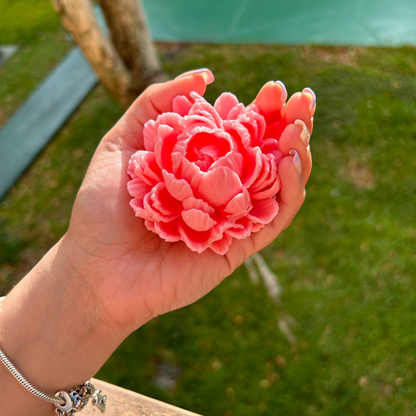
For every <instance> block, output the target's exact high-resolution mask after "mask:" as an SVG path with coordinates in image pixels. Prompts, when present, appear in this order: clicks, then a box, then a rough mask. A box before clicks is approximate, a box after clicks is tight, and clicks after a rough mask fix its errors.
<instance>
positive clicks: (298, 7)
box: [143, 0, 416, 46]
mask: <svg viewBox="0 0 416 416" xmlns="http://www.w3.org/2000/svg"><path fill="white" fill-rule="evenodd" d="M143 2H144V6H145V9H146V13H147V16H148V20H149V24H150V28H151V32H152V35H153V37H154V39H155V40H157V41H167V42H210V43H278V44H304V43H316V44H327V45H337V44H340V45H350V44H351V45H391V46H393V45H403V44H416V0H395V1H391V0H143Z"/></svg>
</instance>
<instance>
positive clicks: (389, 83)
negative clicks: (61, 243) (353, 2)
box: [0, 0, 416, 416]
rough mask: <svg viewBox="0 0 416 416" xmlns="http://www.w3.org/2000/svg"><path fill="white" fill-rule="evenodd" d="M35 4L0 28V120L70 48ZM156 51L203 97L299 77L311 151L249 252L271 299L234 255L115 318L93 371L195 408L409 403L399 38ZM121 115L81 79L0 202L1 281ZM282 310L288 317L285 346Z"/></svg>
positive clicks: (242, 415)
mask: <svg viewBox="0 0 416 416" xmlns="http://www.w3.org/2000/svg"><path fill="white" fill-rule="evenodd" d="M30 1H31V3H33V5H35V4H38V3H39V4H41V3H42V4H43V5H45V7H46V4H48V7H50V6H49V3H48V2H45V1H38V2H37V1H35V0H30ZM5 3H6V2H5V0H0V10H1V7H4V4H5ZM28 3H29V2H28ZM2 4H3V6H2ZM39 7H40V6H39ZM45 10H46V9H45ZM48 10H49V9H48ZM39 13H40V12H39ZM48 13H49V14H48ZM46 15H47V16H49V17H45V16H46ZM40 16H43V17H42V19H44V20H42V19H40V18H39V19H40V20H39V26H38V23H36V24H35V23H33V25H32V26H28V27H27V28H26V29H24V27H23V26H22V25H21V26H19V27H17V28H16V27H14V28H13V27H11V28H10V31H9V32H7V33H9V35H8V36H10V39H11V40H10V42H17V40H19V42H20V43H21V48H20V50H19V52H18V53H17V54H16V55H15V56H14V57H13V58H12V59H11V60H10V61H9V63H8V64H7V65H6V66H5V67H4V68H2V69H1V70H0V117H1V114H3V116H2V117H3V118H0V124H2V123H4V122H5V121H6V119H7V118H8V117H9V116H10V115H11V114H12V112H13V111H14V110H15V109H16V108H17V107H18V105H20V103H21V102H22V100H23V99H24V98H25V97H26V96H27V95H28V94H29V93H30V91H31V90H32V89H33V88H34V86H35V85H36V83H37V82H38V81H39V80H40V79H42V78H43V77H44V76H46V74H47V73H48V71H49V70H50V69H51V68H52V67H53V66H54V65H56V64H57V62H58V61H59V60H60V59H61V58H62V56H63V55H64V54H65V52H66V51H67V50H68V48H69V47H70V45H69V44H68V43H67V41H66V40H65V37H64V34H63V31H62V30H61V29H59V27H58V26H57V25H55V23H54V22H55V20H54V19H55V16H54V14H53V11H52V10H49V11H45V12H44V14H42V13H40ZM41 20H42V22H43V21H44V22H46V23H42V24H41ZM44 24H45V27H46V29H45V33H38V32H36V31H38V30H39V29H38V28H40V27H43V25H44ZM22 27H23V29H22ZM32 30H33V31H34V32H36V35H35V36H33V37H31V36H30V31H32ZM13 33H15V35H12V34H13ZM16 33H17V34H16ZM13 36H16V37H14V38H13ZM160 51H161V54H162V57H163V62H164V66H165V69H166V71H167V72H168V73H169V74H170V75H172V76H174V75H177V74H178V73H180V72H182V71H185V70H188V69H191V68H198V67H204V66H207V67H209V68H211V69H212V70H213V72H214V73H215V74H216V81H215V83H214V84H213V85H211V86H209V88H208V91H207V94H206V97H207V98H208V100H209V101H211V102H212V101H213V100H214V99H215V98H216V97H217V96H218V95H219V94H220V93H221V92H222V91H224V90H225V91H232V92H234V93H235V94H237V95H238V97H239V98H240V99H241V100H242V101H243V102H244V103H249V102H250V101H251V100H252V99H253V98H254V96H255V94H256V92H257V91H258V89H259V88H260V87H261V85H262V84H264V83H265V82H266V81H268V80H269V79H281V80H283V81H284V82H285V84H286V86H287V88H288V91H289V94H292V93H294V92H295V91H298V90H301V89H302V88H303V87H305V86H310V87H311V88H313V89H314V90H315V92H316V93H317V96H318V107H317V112H316V115H315V130H314V134H313V136H312V140H311V147H312V152H313V157H314V168H313V172H312V176H311V179H310V182H309V184H308V189H307V199H306V202H305V205H304V206H303V208H302V209H301V211H300V213H299V215H298V216H297V218H296V219H295V221H294V223H293V224H292V226H291V227H290V228H289V229H287V230H286V231H285V232H284V233H283V234H282V235H281V236H280V237H279V238H278V239H277V240H276V241H275V242H274V243H273V244H272V245H270V246H269V247H268V248H267V249H265V250H264V251H263V255H264V257H265V258H266V260H267V262H268V263H269V265H270V266H271V267H272V268H273V270H274V271H275V272H276V273H277V275H278V276H279V279H280V282H281V284H282V286H283V289H284V292H283V295H282V304H281V306H280V307H279V309H277V308H276V307H275V306H274V305H273V304H272V302H271V301H270V300H269V298H268V297H267V293H266V290H265V289H264V288H263V287H262V286H261V285H259V286H253V284H252V283H251V281H250V280H249V278H248V275H247V272H246V270H245V269H244V268H240V269H239V270H238V271H237V272H235V273H234V275H232V276H230V277H229V278H228V279H226V280H225V281H224V283H223V284H222V285H221V286H219V287H218V288H216V289H215V290H214V291H213V292H212V293H210V294H209V295H208V296H206V297H205V298H204V299H202V300H200V301H199V302H197V303H196V304H194V305H192V306H189V307H187V308H184V309H182V310H179V311H176V312H173V313H170V314H168V315H165V316H161V317H158V318H157V319H155V320H153V321H152V322H150V323H149V324H147V325H146V326H145V327H143V328H141V329H140V330H138V331H137V332H135V333H134V334H132V335H131V336H130V337H129V338H128V339H127V340H126V341H125V342H124V343H123V344H122V345H121V346H120V348H119V349H118V350H117V351H116V352H115V353H114V355H113V356H112V357H111V358H110V360H109V361H108V362H107V364H106V365H105V366H104V367H103V368H102V370H100V372H99V374H98V377H99V378H103V379H105V380H108V381H110V382H112V383H115V384H118V385H121V386H124V387H126V388H130V389H132V390H135V391H138V392H141V393H143V394H145V395H149V396H152V397H155V398H158V399H161V400H163V401H166V402H170V403H173V404H176V405H178V406H180V407H183V408H187V409H189V410H192V411H194V412H196V413H201V414H204V415H215V416H254V415H258V414H264V415H268V416H276V415H285V416H286V415H288V416H289V415H290V416H300V415H320V416H330V415H331V416H332V415H334V416H335V415H337V416H339V415H351V416H352V415H354V416H355V415H359V416H367V415H389V416H390V415H391V416H397V415H409V416H410V415H416V394H415V391H416V372H415V368H416V333H415V330H414V328H415V327H416V293H415V290H414V287H415V283H416V276H415V270H416V258H415V254H414V253H415V240H416V216H415V206H416V189H415V188H416V173H415V169H414V166H415V154H416V101H415V96H416V78H415V76H414V74H415V71H416V49H415V48H412V47H408V48H397V49H377V48H369V49H367V48H334V47H333V48H326V47H317V46H315V47H312V46H310V47H309V46H308V47H302V46H299V47H287V46H267V47H266V46H229V45H223V46H201V45H195V46H178V45H175V46H171V47H167V46H163V47H162V48H160ZM35 63H36V64H35ZM121 114H122V112H121V110H120V108H119V107H118V105H117V104H116V103H115V102H114V101H113V100H112V99H111V98H110V97H109V95H108V94H107V93H106V92H105V91H104V90H103V89H102V88H101V87H97V88H96V89H95V90H94V91H93V92H92V93H91V94H90V95H89V96H88V98H87V99H86V100H85V101H84V103H83V104H82V106H81V107H80V108H79V110H78V111H77V112H76V113H75V114H74V115H73V117H72V118H71V120H70V121H69V122H68V123H67V124H66V126H65V127H64V128H63V129H62V130H61V131H60V132H59V134H58V135H57V136H56V137H55V139H54V140H53V141H52V142H51V143H50V145H49V146H48V147H47V148H46V149H45V151H44V152H43V153H42V154H41V155H40V157H39V158H38V159H37V161H36V162H35V163H34V164H33V166H32V167H31V168H30V169H29V170H28V172H27V173H26V174H25V175H24V177H23V178H22V179H21V180H20V181H19V182H18V183H17V184H16V186H15V187H14V188H13V189H12V191H11V192H10V193H9V195H8V196H7V197H6V198H5V199H4V200H3V201H2V202H1V204H0V290H1V291H2V292H3V293H4V292H6V291H7V290H8V289H10V287H11V285H12V283H13V282H16V281H17V280H18V279H19V278H21V277H22V276H23V275H24V274H25V273H26V272H27V270H28V269H29V268H30V267H32V266H33V265H34V264H35V263H36V261H38V259H39V258H40V257H41V256H42V255H43V253H44V252H45V251H46V250H47V249H48V248H49V247H50V246H51V245H53V244H54V242H55V241H56V240H57V239H58V238H59V237H60V236H61V235H62V234H63V233H64V232H65V230H66V227H67V225H68V221H69V215H70V211H71V206H72V203H73V201H74V198H75V195H76V192H77V189H78V187H79V185H80V183H81V181H82V178H83V175H84V173H85V170H86V168H87V166H88V163H89V160H90V158H91V156H92V154H93V152H94V149H95V147H96V145H97V143H98V142H99V140H100V138H101V137H102V135H103V134H104V133H105V132H106V131H107V130H108V129H109V128H110V127H111V126H112V125H113V124H114V122H115V121H116V120H117V119H118V117H120V115H121ZM282 314H285V315H288V316H291V317H292V318H293V319H294V321H295V322H296V323H295V324H294V325H293V326H292V330H293V332H294V334H295V336H296V338H297V345H296V347H292V346H291V345H290V344H289V343H288V342H287V339H286V337H285V336H284V335H283V334H282V332H281V331H280V330H279V328H278V326H277V322H278V319H279V317H280V316H281V315H282ZM109 400H111V398H109Z"/></svg>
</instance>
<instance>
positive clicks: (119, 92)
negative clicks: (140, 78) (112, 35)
mask: <svg viewBox="0 0 416 416" xmlns="http://www.w3.org/2000/svg"><path fill="white" fill-rule="evenodd" d="M53 3H54V6H55V9H56V11H57V12H58V13H59V14H60V16H61V20H62V24H63V25H64V27H65V28H66V29H67V30H68V31H69V32H70V33H71V34H72V36H73V37H74V40H75V42H76V43H77V44H78V45H79V47H80V48H81V49H82V51H83V53H84V55H85V56H86V58H87V59H88V61H89V63H90V64H91V66H92V68H93V69H94V71H95V73H96V74H97V76H98V78H99V79H100V81H101V83H102V84H103V85H104V86H105V87H106V88H107V89H108V90H109V91H110V93H111V94H112V95H113V96H114V97H115V98H116V100H117V101H118V102H119V103H120V104H121V105H122V106H123V107H128V106H129V105H130V104H131V103H132V102H133V101H134V99H135V98H136V97H137V92H135V91H134V89H133V88H132V85H133V82H132V76H131V74H130V72H129V70H128V68H127V67H126V65H125V64H124V62H123V60H122V59H121V58H120V56H119V55H118V53H117V51H116V49H115V48H114V46H113V45H112V44H111V42H110V41H109V40H108V39H107V38H106V36H105V35H104V34H103V32H102V31H101V29H100V27H99V26H98V23H97V20H96V18H95V16H94V13H93V9H92V5H91V3H90V0H69V1H68V0H53Z"/></svg>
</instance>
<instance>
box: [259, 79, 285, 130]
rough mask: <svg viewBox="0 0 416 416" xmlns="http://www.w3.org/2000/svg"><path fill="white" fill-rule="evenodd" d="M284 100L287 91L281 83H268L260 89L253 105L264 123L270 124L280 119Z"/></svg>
mask: <svg viewBox="0 0 416 416" xmlns="http://www.w3.org/2000/svg"><path fill="white" fill-rule="evenodd" d="M286 99H287V91H286V87H285V85H284V84H283V82H281V81H269V82H268V83H266V84H265V85H264V86H263V87H262V88H261V90H260V91H259V93H258V94H257V97H256V98H255V100H254V101H253V104H255V105H257V107H258V109H259V111H260V114H262V115H263V117H264V118H265V120H266V123H271V122H273V121H277V120H280V119H281V118H282V114H283V107H284V104H285V102H286Z"/></svg>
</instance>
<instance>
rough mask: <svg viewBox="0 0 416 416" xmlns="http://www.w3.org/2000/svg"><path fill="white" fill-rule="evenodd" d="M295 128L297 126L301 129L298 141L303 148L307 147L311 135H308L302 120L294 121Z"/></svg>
mask: <svg viewBox="0 0 416 416" xmlns="http://www.w3.org/2000/svg"><path fill="white" fill-rule="evenodd" d="M295 126H299V127H300V128H301V129H302V133H300V139H301V140H302V142H303V144H304V145H305V146H308V144H309V141H310V138H311V135H310V134H309V130H308V128H307V127H306V124H305V123H304V122H303V121H302V120H295Z"/></svg>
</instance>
